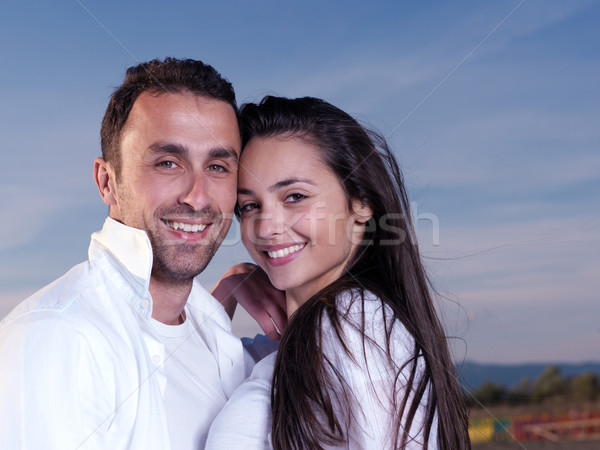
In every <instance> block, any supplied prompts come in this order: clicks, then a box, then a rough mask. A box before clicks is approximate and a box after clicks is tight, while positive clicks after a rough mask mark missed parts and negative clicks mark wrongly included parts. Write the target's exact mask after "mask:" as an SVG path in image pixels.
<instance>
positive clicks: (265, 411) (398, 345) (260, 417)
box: [206, 292, 437, 450]
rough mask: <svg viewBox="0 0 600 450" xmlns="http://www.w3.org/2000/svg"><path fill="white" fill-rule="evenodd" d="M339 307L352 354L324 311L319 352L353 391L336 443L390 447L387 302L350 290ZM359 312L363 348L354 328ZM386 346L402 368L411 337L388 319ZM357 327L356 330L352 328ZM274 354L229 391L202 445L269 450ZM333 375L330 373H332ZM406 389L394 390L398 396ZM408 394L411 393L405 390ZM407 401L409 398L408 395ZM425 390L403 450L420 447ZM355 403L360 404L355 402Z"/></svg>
mask: <svg viewBox="0 0 600 450" xmlns="http://www.w3.org/2000/svg"><path fill="white" fill-rule="evenodd" d="M338 310H339V311H341V312H342V313H345V312H346V311H347V316H346V317H347V319H348V320H347V321H342V331H343V333H344V337H345V339H344V343H345V344H346V345H347V346H348V348H349V350H350V352H351V354H352V357H350V356H348V354H347V353H346V352H345V351H344V349H343V346H342V344H341V343H340V342H339V339H337V337H335V336H334V334H335V332H334V331H333V329H332V326H331V324H330V322H329V319H328V318H327V316H326V315H324V317H323V322H322V324H323V330H322V331H323V346H324V347H323V352H324V354H325V355H326V357H327V358H328V359H329V360H330V361H331V362H332V365H333V366H334V368H335V370H336V371H338V372H339V373H340V374H341V375H342V377H343V379H344V381H345V383H347V385H348V387H349V389H350V391H351V392H352V394H353V396H354V405H355V407H354V408H353V409H352V413H353V414H354V416H353V420H352V423H351V425H350V427H349V429H348V430H346V432H347V436H348V442H347V443H346V444H344V445H342V446H340V447H336V448H345V449H376V450H382V449H387V448H391V447H392V446H393V442H391V435H392V430H391V428H392V426H391V424H392V423H393V422H394V421H395V418H394V416H393V414H391V413H390V411H391V410H392V408H391V392H392V391H393V389H392V386H393V383H394V379H395V374H396V370H395V368H390V367H389V364H388V363H387V355H386V353H385V350H384V349H385V348H386V344H385V327H384V324H387V328H388V329H389V327H390V325H391V323H392V321H391V319H390V317H391V314H390V311H389V309H388V308H387V307H382V304H381V301H380V300H379V299H378V298H377V297H375V296H374V295H372V294H370V293H366V294H365V302H364V309H363V308H362V303H361V301H360V300H358V299H355V301H353V299H352V296H351V295H350V293H349V292H346V293H344V294H342V295H341V296H340V297H339V298H338ZM363 313H364V319H365V340H364V342H365V348H364V351H363V339H362V335H361V333H360V331H359V329H360V324H361V322H362V317H363ZM393 324H394V325H393V327H392V328H391V329H392V332H391V345H390V351H391V355H392V359H393V361H394V363H395V365H396V366H397V367H401V366H402V365H403V364H404V363H405V362H406V361H407V360H408V359H410V358H411V357H412V351H413V346H414V339H413V337H412V336H411V335H410V333H409V332H408V331H407V330H406V328H405V327H404V326H402V324H401V323H400V322H399V321H394V322H393ZM357 327H358V328H359V329H357ZM275 357H276V354H275V353H273V354H272V355H270V356H268V357H267V358H265V359H263V360H262V361H260V362H259V363H257V364H256V366H255V367H254V370H253V372H252V375H251V376H250V377H249V378H248V379H247V380H246V381H245V382H244V383H243V384H242V385H241V386H240V387H239V388H238V389H237V390H236V391H235V392H234V393H233V395H232V396H231V398H230V400H229V401H228V403H227V404H226V405H225V407H224V408H223V410H222V411H221V413H219V415H218V416H217V418H216V419H215V421H214V422H213V425H212V426H211V430H210V434H209V438H208V441H207V446H206V448H207V449H210V450H213V449H217V450H220V449H223V450H225V449H230V448H235V449H269V448H272V446H271V443H270V431H271V421H272V418H271V409H270V393H271V379H272V374H273V367H274V363H275ZM409 368H410V365H408V367H407V368H405V369H404V370H403V371H402V372H401V375H400V378H399V379H398V383H400V384H401V383H403V382H405V381H406V380H407V379H408V371H409ZM423 369H424V361H423V359H422V358H419V361H418V373H419V375H420V374H421V373H422V371H423ZM334 379H335V378H334ZM404 395H405V391H403V390H400V391H399V392H397V394H396V400H397V401H400V400H401V399H402V397H403V396H404ZM409 395H410V394H409ZM409 402H410V399H409ZM426 403H427V395H425V396H424V398H423V400H422V403H421V406H420V408H419V410H418V411H417V414H416V415H415V418H414V420H413V424H412V427H411V429H410V432H409V435H410V436H411V437H412V438H413V440H412V441H411V442H409V443H408V444H407V445H406V447H405V448H406V449H420V448H422V442H423V441H424V437H423V427H424V423H423V417H424V415H425V411H426V410H425V405H426ZM358 406H360V407H358ZM334 408H336V415H339V414H344V413H345V412H347V411H342V410H340V406H339V405H336V404H335V403H334ZM429 446H430V448H436V446H437V420H436V418H434V422H433V424H432V431H431V434H430V436H429Z"/></svg>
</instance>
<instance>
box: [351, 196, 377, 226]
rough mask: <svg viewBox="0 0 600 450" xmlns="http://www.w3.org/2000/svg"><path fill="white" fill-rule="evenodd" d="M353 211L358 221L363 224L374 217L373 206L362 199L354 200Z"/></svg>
mask: <svg viewBox="0 0 600 450" xmlns="http://www.w3.org/2000/svg"><path fill="white" fill-rule="evenodd" d="M352 212H353V213H354V217H355V220H356V222H358V223H361V224H364V223H367V222H368V221H369V219H371V217H373V210H372V209H371V207H370V206H369V205H367V204H366V203H364V202H362V201H360V200H352Z"/></svg>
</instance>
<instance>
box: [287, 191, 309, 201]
mask: <svg viewBox="0 0 600 450" xmlns="http://www.w3.org/2000/svg"><path fill="white" fill-rule="evenodd" d="M305 198H306V195H304V194H299V193H294V194H290V195H288V196H287V197H286V198H285V201H286V202H287V203H295V202H299V201H300V200H303V199H305Z"/></svg>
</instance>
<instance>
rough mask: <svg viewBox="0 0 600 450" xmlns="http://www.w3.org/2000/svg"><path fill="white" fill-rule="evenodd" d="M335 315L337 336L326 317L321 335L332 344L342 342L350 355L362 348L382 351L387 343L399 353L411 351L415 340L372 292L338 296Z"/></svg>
mask: <svg viewBox="0 0 600 450" xmlns="http://www.w3.org/2000/svg"><path fill="white" fill-rule="evenodd" d="M336 315H337V319H338V324H339V326H338V330H339V332H340V336H338V333H337V331H336V329H335V327H333V325H332V323H331V319H330V318H329V317H328V316H327V315H325V316H324V318H323V327H322V330H323V333H324V334H325V335H327V336H328V337H329V339H328V341H329V342H331V343H335V342H338V343H340V344H341V342H340V339H341V340H343V342H344V344H345V345H346V346H348V347H350V349H351V350H353V353H354V351H356V350H358V349H359V348H360V349H363V345H367V346H375V347H379V348H382V349H385V348H387V346H388V343H389V344H391V346H392V347H397V349H396V350H397V351H400V352H402V353H404V352H406V351H412V349H413V347H414V338H413V337H412V335H411V334H410V332H409V331H408V330H407V329H406V327H405V326H404V324H403V323H402V322H401V320H400V319H399V318H398V317H397V315H395V314H394V311H393V309H392V307H391V306H390V305H389V304H388V303H387V302H385V301H384V300H382V299H381V298H380V297H379V296H377V295H376V294H374V293H373V292H370V291H367V290H364V291H361V290H359V289H351V290H346V291H344V292H342V293H340V294H338V296H337V298H336ZM392 350H393V349H392Z"/></svg>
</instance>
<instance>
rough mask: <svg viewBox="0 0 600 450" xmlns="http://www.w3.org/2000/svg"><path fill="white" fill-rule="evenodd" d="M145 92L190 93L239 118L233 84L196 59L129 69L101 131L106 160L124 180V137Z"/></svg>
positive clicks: (168, 61)
mask: <svg viewBox="0 0 600 450" xmlns="http://www.w3.org/2000/svg"><path fill="white" fill-rule="evenodd" d="M142 92H150V93H152V94H161V93H165V94H166V93H169V94H173V93H183V92H190V93H192V94H195V95H199V96H202V97H206V98H209V99H215V100H221V101H224V102H226V103H229V104H230V105H231V106H232V107H233V110H234V111H235V114H236V116H237V115H238V108H237V104H236V100H235V92H234V91H233V86H232V85H231V83H230V82H229V81H227V80H226V79H225V78H223V77H222V76H221V74H220V73H219V72H217V71H216V70H215V69H214V68H213V67H212V66H209V65H208V64H204V63H203V62H202V61H196V60H193V59H176V58H165V59H164V61H161V60H159V59H153V60H152V61H149V62H145V63H141V64H138V65H137V66H133V67H130V68H129V69H127V72H126V74H125V80H124V81H123V84H121V86H119V87H118V88H117V89H116V90H115V91H114V92H113V94H112V96H111V98H110V102H109V103H108V107H107V108H106V112H105V114H104V119H103V120H102V128H101V130H100V145H101V147H102V157H103V158H104V160H105V161H106V162H108V163H110V164H111V165H112V166H113V168H114V169H115V174H116V176H117V178H119V177H120V176H121V155H120V151H119V148H120V145H121V134H122V131H123V127H124V126H125V123H126V122H127V118H128V117H129V113H130V111H131V108H132V107H133V104H134V103H135V101H136V99H137V98H138V97H139V95H140V94H141V93H142Z"/></svg>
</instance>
